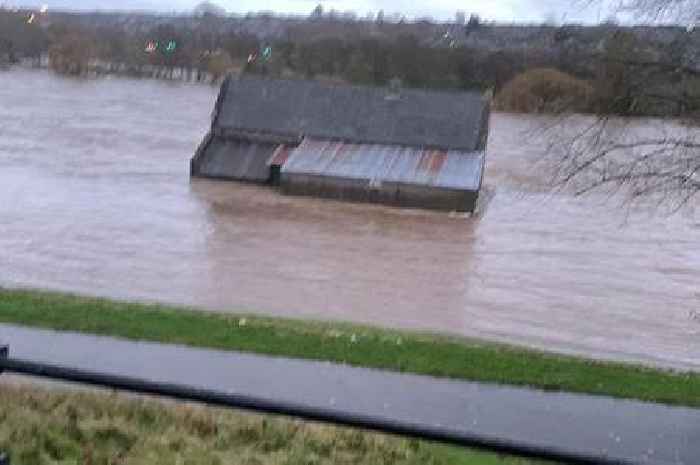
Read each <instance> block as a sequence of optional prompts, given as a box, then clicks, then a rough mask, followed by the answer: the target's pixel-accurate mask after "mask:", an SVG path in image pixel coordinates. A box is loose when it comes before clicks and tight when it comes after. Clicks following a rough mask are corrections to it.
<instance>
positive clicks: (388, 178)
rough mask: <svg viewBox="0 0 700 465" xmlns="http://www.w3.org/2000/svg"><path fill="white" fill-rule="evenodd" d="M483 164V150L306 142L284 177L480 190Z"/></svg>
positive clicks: (292, 156) (288, 164)
mask: <svg viewBox="0 0 700 465" xmlns="http://www.w3.org/2000/svg"><path fill="white" fill-rule="evenodd" d="M483 166H484V153H483V152H461V151H454V150H450V151H444V150H428V149H422V148H412V147H400V146H393V145H374V144H348V143H343V142H333V141H326V140H318V139H304V141H303V142H302V143H301V145H299V147H297V148H296V149H294V150H293V151H292V152H291V153H290V154H289V157H288V159H287V162H286V163H285V164H284V166H283V167H282V173H299V174H302V173H303V174H314V175H320V176H328V177H340V178H348V179H367V180H368V182H370V183H377V182H395V183H403V184H416V185H426V186H435V187H443V188H449V189H461V190H472V191H475V190H478V189H479V188H480V186H481V178H482V172H483Z"/></svg>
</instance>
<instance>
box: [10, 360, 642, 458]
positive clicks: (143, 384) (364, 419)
mask: <svg viewBox="0 0 700 465" xmlns="http://www.w3.org/2000/svg"><path fill="white" fill-rule="evenodd" d="M3 370H5V371H8V372H13V373H17V374H23V375H29V376H38V377H42V378H49V379H53V380H62V381H71V382H77V383H83V384H89V385H93V386H100V387H105V388H112V389H119V390H123V391H129V392H135V393H140V394H153V395H158V396H166V397H171V398H173V399H179V400H184V401H195V402H202V403H205V404H209V405H214V406H220V407H229V408H236V409H243V410H250V411H254V412H258V413H268V414H275V415H286V416H291V417H298V418H302V419H305V420H310V421H316V422H323V423H332V424H335V425H340V426H349V427H353V428H360V429H364V430H370V431H377V432H381V433H388V434H396V435H400V436H406V437H411V438H416V439H422V440H427V441H435V442H440V443H445V444H451V445H457V446H462V447H469V448H477V449H484V450H489V451H492V452H497V453H502V454H509V455H516V456H520V457H526V458H531V459H542V460H552V461H557V462H564V463H567V464H571V465H579V464H580V465H591V464H597V465H612V464H615V465H631V464H632V462H623V461H620V460H611V459H607V458H604V457H600V456H594V455H590V456H584V455H580V454H578V453H572V452H567V451H565V450H557V449H549V448H542V447H534V446H529V445H526V444H518V443H513V442H509V441H503V440H499V439H497V438H488V437H481V436H478V435H472V434H468V433H466V432H462V431H455V430H453V429H447V428H440V427H434V426H428V425H418V424H411V423H405V422H397V421H391V420H387V419H383V418H381V417H373V416H367V415H358V414H353V413H348V412H343V411H338V410H332V409H321V408H315V407H310V406H306V405H300V404H294V403H287V402H279V401H274V400H269V399H261V398H256V397H252V396H244V395H238V394H229V393H224V392H217V391H213V390H209V389H200V388H195V387H191V386H183V385H178V384H172V383H159V382H154V381H147V380H143V379H138V378H131V377H125V376H115V375H109V374H104V373H97V372H91V371H86V370H78V369H74V368H67V367H61V366H57V365H49V364H43V363H36V362H31V361H27V360H18V359H12V358H7V352H4V353H3V351H2V348H0V373H2V371H3Z"/></svg>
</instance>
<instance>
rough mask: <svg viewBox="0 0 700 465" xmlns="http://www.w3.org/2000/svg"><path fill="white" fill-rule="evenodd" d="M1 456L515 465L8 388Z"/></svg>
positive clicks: (195, 462)
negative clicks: (7, 454)
mask: <svg viewBox="0 0 700 465" xmlns="http://www.w3.org/2000/svg"><path fill="white" fill-rule="evenodd" d="M0 406H1V407H2V409H1V410H0V451H7V452H9V454H10V457H11V460H12V463H13V464H15V463H16V464H20V465H49V464H56V465H58V464H76V465H77V464H81V465H82V464H84V465H93V464H94V465H97V464H115V465H117V464H129V465H160V464H162V465H173V464H183V465H184V464H187V465H200V464H201V465H224V464H225V465H297V464H298V465H330V464H333V465H344V464H363V465H364V464H377V465H379V464H383V465H443V464H444V465H477V464H478V465H497V464H502V465H516V464H522V465H525V464H533V463H534V462H531V461H526V460H519V459H510V458H505V457H499V456H497V455H493V454H486V453H480V452H472V451H468V450H462V449H456V448H451V447H445V446H438V445H434V444H429V443H425V442H420V441H415V440H407V439H401V438H396V437H392V436H386V435H380V434H374V433H366V432H361V431H357V430H351V429H346V428H337V427H331V426H321V425H316V424H311V423H301V422H297V421H292V420H288V419H281V418H269V417H263V416H257V415H250V414H244V413H239V412H234V411H230V410H221V409H214V408H207V407H203V406H199V405H193V404H178V403H174V402H162V401H156V400H152V399H144V398H139V397H124V396H119V395H115V394H105V393H101V392H97V393H96V392H60V391H58V392H57V391H46V390H42V389H37V388H34V387H22V386H17V385H7V384H5V385H2V384H0Z"/></svg>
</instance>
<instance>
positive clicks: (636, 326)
mask: <svg viewBox="0 0 700 465" xmlns="http://www.w3.org/2000/svg"><path fill="white" fill-rule="evenodd" d="M215 97H216V89H212V88H209V87H205V86H198V85H189V84H169V83H163V82H157V81H138V80H128V79H103V80H95V81H91V80H87V81H75V80H66V79H61V78H57V77H54V76H52V75H50V74H48V73H46V72H41V71H22V70H17V71H10V72H3V73H0V285H3V286H27V287H37V288H48V289H55V290H61V291H72V292H78V293H84V294H91V295H100V296H107V297H114V298H120V299H132V300H146V301H162V302H168V303H175V304H182V305H191V306H197V307H201V308H206V309H214V310H221V311H235V312H239V311H246V312H251V311H252V312H258V313H264V314H272V315H282V316H290V317H311V318H320V319H333V320H349V321H354V322H360V323H369V324H375V325H381V326H388V327H402V328H409V329H421V330H429V331H440V332H450V333H454V334H459V335H464V336H469V337H479V338H489V339H494V340H499V341H506V342H512V343H518V344H524V345H527V346H531V347H538V348H544V349H548V350H556V351H560V352H564V353H574V354H583V355H587V356H595V357H603V358H609V359H616V360H631V361H641V362H645V363H651V364H656V365H661V366H667V367H676V368H683V369H694V370H697V369H700V317H698V310H699V309H700V284H698V283H700V219H698V216H697V212H695V211H693V210H692V209H689V211H684V212H682V213H680V214H677V215H675V216H672V217H665V216H662V215H654V214H653V213H652V214H647V213H646V212H635V213H630V212H628V211H625V210H623V209H621V208H620V207H619V206H617V205H614V204H611V203H609V202H606V201H605V199H604V198H602V197H586V198H574V197H572V196H570V195H567V194H565V193H557V194H552V193H549V192H548V191H547V190H546V189H545V188H544V186H545V185H546V183H547V181H548V178H547V176H545V175H544V174H543V173H544V171H543V170H542V168H541V165H540V164H539V163H540V161H541V158H542V150H543V149H542V147H543V145H542V144H541V143H539V142H537V140H536V139H535V138H534V137H531V136H529V134H531V131H532V129H533V128H534V127H537V126H538V124H540V120H538V119H536V118H531V117H525V116H514V115H504V114H495V115H494V116H493V118H492V122H491V127H492V133H491V138H490V146H489V154H488V160H487V176H486V180H485V183H486V189H487V192H488V195H487V197H488V201H487V202H485V208H484V210H483V213H482V214H481V215H480V216H479V217H477V218H466V217H463V216H458V215H449V214H442V213H431V212H422V211H412V210H398V209H391V208H383V207H372V206H366V205H352V204H345V203H338V202H331V201H323V200H315V199H307V198H290V197H282V196H280V195H278V194H277V193H276V192H275V191H273V190H270V189H267V188H264V187H257V186H252V185H240V184H235V183H227V182H215V181H205V180H195V181H190V179H189V175H188V163H189V158H190V157H191V156H192V154H193V153H194V150H195V148H196V147H197V145H198V143H199V142H200V140H201V138H202V136H203V135H204V133H205V132H206V130H207V127H208V124H209V118H210V114H211V110H212V107H213V102H214V99H215Z"/></svg>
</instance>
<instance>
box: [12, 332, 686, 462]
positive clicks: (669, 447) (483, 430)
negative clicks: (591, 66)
mask: <svg viewBox="0 0 700 465" xmlns="http://www.w3.org/2000/svg"><path fill="white" fill-rule="evenodd" d="M0 342H3V343H9V344H10V350H11V356H12V357H15V358H23V359H30V360H34V361H41V362H46V363H53V364H59V365H63V366H69V367H73V368H81V369H85V370H93V371H100V372H105V373H109V374H118V375H125V376H132V377H139V378H145V379H148V380H152V381H159V382H171V383H178V384H186V385H191V386H196V387H204V388H209V389H215V390H219V391H223V392H231V393H237V394H245V395H250V396H255V397H258V398H264V399H274V400H277V401H287V402H292V403H299V404H305V405H310V406H314V407H322V408H330V409H335V410H339V411H343V412H351V413H358V414H363V415H369V416H374V417H377V416H378V417H380V418H383V419H391V420H396V421H400V422H405V423H409V424H421V425H430V426H440V427H444V428H448V429H450V430H455V431H461V432H468V433H470V434H475V435H478V436H480V437H482V438H492V439H499V440H502V441H508V442H514V443H518V444H520V445H527V446H533V447H546V448H550V449H555V450H558V451H564V452H567V453H577V454H581V455H588V456H590V455H591V454H595V455H602V456H606V457H608V458H613V459H617V460H628V461H630V462H633V463H649V464H678V465H683V464H684V465H691V464H694V463H697V458H698V457H700V410H695V409H687V408H679V407H668V406H662V405H657V404H649V403H643V402H636V401H627V400H614V399H609V398H604V397H590V396H583V395H576V394H564V393H551V392H542V391H535V390H528V389H521V388H512V387H505V386H495V385H486V384H479V383H469V382H461V381H451V380H445V379H437V378H431V377H427V376H417V375H407V374H398V373H388V372H382V371H378V370H370V369H364V368H354V367H348V366H342V365H335V364H331V363H327V362H310V361H300V360H290V359H284V358H272V357H264V356H257V355H250V354H240V353H235V352H222V351H214V350H202V349H192V348H186V347H181V346H170V345H159V344H153V343H145V342H142V343H135V342H128V341H123V340H118V339H112V338H106V337H96V336H86V335H81V334H74V333H58V332H52V331H44V330H34V329H26V328H19V327H14V326H8V325H0ZM3 376H4V375H3ZM280 380H284V382H280Z"/></svg>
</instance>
